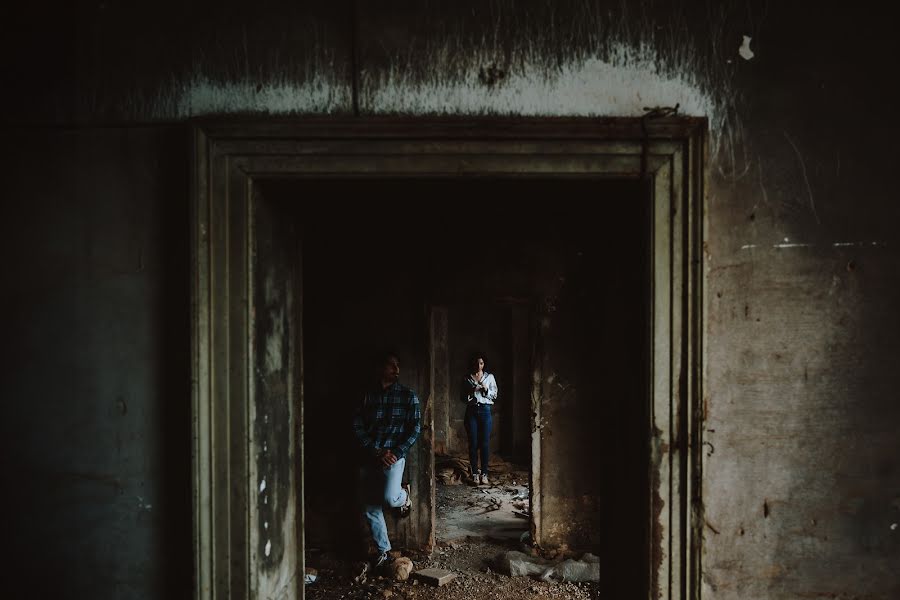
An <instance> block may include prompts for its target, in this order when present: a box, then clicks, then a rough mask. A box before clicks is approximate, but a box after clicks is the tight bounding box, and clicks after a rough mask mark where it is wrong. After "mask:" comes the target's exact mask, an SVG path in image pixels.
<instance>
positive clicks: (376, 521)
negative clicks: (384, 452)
mask: <svg viewBox="0 0 900 600" xmlns="http://www.w3.org/2000/svg"><path fill="white" fill-rule="evenodd" d="M405 466H406V458H400V459H398V460H397V462H395V463H394V464H392V465H391V466H390V467H387V468H381V467H380V466H379V465H373V466H371V467H368V466H366V467H362V468H361V469H360V479H361V482H362V494H363V496H362V498H363V509H364V510H365V513H366V521H368V522H369V529H370V530H371V531H372V539H373V540H374V541H375V546H376V547H377V548H378V552H379V553H384V552H387V551H388V550H390V549H391V541H390V540H389V539H388V531H387V524H386V523H385V522H384V510H383V507H384V506H390V507H392V508H399V507H401V506H403V505H404V504H406V496H407V493H406V490H404V489H403V487H402V483H403V468H404V467H405Z"/></svg>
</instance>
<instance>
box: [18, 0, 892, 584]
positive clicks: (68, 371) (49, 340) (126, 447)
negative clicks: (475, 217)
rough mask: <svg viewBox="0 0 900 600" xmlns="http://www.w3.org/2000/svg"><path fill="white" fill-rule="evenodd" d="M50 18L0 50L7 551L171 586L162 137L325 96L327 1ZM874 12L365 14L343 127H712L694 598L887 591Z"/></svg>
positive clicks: (318, 106) (175, 338)
mask: <svg viewBox="0 0 900 600" xmlns="http://www.w3.org/2000/svg"><path fill="white" fill-rule="evenodd" d="M47 8H48V7H47V6H46V5H40V6H34V7H33V8H31V7H27V6H26V5H21V6H16V7H14V8H12V9H10V11H11V12H10V14H9V15H8V18H6V19H5V22H4V25H5V28H4V29H6V32H5V33H6V35H4V36H3V44H4V48H3V56H4V57H6V58H5V61H4V62H6V63H7V69H6V71H5V81H6V82H8V85H7V88H6V89H7V93H6V94H4V98H3V103H4V110H3V112H2V115H3V117H2V118H3V120H4V123H5V124H6V125H8V126H10V125H12V126H15V128H16V129H15V131H13V132H12V133H9V134H8V135H7V136H5V137H4V142H3V146H4V156H5V158H6V160H5V161H4V164H5V165H6V166H7V173H8V178H10V179H11V181H10V183H8V184H7V189H8V190H9V192H8V193H7V195H6V198H7V204H13V205H14V208H13V209H10V213H9V217H11V218H7V219H5V222H6V224H7V227H8V228H9V229H10V230H11V235H9V236H6V237H5V239H4V242H5V243H6V244H7V245H8V247H7V252H6V253H5V256H6V257H7V260H8V264H10V275H9V278H8V280H7V285H6V286H5V288H6V289H5V291H4V295H3V304H4V307H5V308H6V310H4V314H5V315H6V316H7V317H8V319H9V321H10V326H9V327H8V329H7V344H5V346H6V347H5V348H4V354H5V355H6V357H7V359H6V361H5V364H6V373H7V377H5V378H4V383H3V387H4V398H6V399H8V402H7V405H8V406H10V407H11V408H10V412H9V413H8V415H7V418H5V419H4V429H5V430H7V431H6V433H7V435H5V436H4V441H5V443H6V444H8V448H7V451H6V452H5V453H4V455H5V456H6V457H7V464H9V463H10V462H12V463H13V466H12V467H11V470H10V472H11V473H12V474H13V476H12V478H11V481H12V482H13V485H12V486H8V488H10V487H11V488H12V489H14V490H15V491H16V493H15V494H6V496H7V498H6V499H5V501H6V502H7V503H8V506H7V513H6V514H9V515H14V518H13V538H12V539H13V540H14V543H15V547H16V548H17V549H18V550H19V552H18V554H17V558H16V559H15V560H14V564H13V565H12V567H13V568H14V572H18V573H21V574H23V577H22V579H21V581H22V582H28V584H27V585H28V589H29V591H31V592H39V591H41V590H42V588H43V589H44V590H47V589H49V588H57V589H58V590H61V591H62V592H63V595H65V596H81V597H83V596H86V595H91V596H94V597H117V598H131V597H134V598H150V597H162V596H167V595H178V593H179V592H180V590H183V589H187V586H188V581H189V577H190V574H189V572H188V570H187V565H188V564H189V556H190V554H189V550H188V548H189V540H190V536H189V531H190V525H189V523H190V513H189V506H190V503H189V498H190V496H189V481H190V479H189V461H188V458H187V457H188V455H189V447H190V446H189V443H190V440H189V435H190V434H189V427H188V423H189V401H188V399H189V374H188V372H187V364H188V360H187V356H188V350H187V349H188V340H187V339H186V332H187V331H188V326H187V315H188V305H187V302H186V300H183V299H186V298H187V296H188V285H187V272H188V271H187V260H188V255H187V241H186V239H187V236H186V231H187V227H186V223H187V218H188V216H187V210H186V208H187V181H188V178H187V161H188V156H189V155H188V147H187V143H186V139H185V135H184V130H183V126H182V125H179V124H180V123H182V121H183V119H184V118H185V117H188V116H191V115H198V114H231V113H246V112H252V113H256V114H273V113H274V114H281V113H327V112H345V113H346V112H349V111H350V110H351V102H350V94H349V90H350V85H349V81H350V78H349V77H348V76H347V75H348V72H349V69H348V66H349V58H350V54H351V53H350V48H351V46H350V44H349V43H348V40H349V34H348V33H347V31H348V22H349V13H348V11H347V6H345V5H343V4H339V3H311V4H308V5H298V4H297V3H287V2H273V3H271V4H269V5H266V7H264V8H262V7H260V6H259V5H257V4H252V3H243V4H237V3H235V4H234V5H230V4H226V5H222V4H221V3H216V4H213V3H207V4H203V3H197V4H194V5H192V6H190V7H184V6H182V5H181V4H173V5H172V6H165V5H160V4H159V3H153V4H145V5H142V6H139V7H136V8H135V7H125V6H124V5H116V4H110V3H102V4H94V5H69V4H66V5H65V6H62V5H61V6H60V7H57V9H56V10H48V9H47ZM884 10H886V9H879V8H874V7H868V6H863V5H860V4H846V5H843V6H841V5H837V4H835V5H833V6H832V5H825V6H821V5H817V6H815V7H814V8H811V7H809V6H808V5H805V4H801V3H796V6H793V5H792V3H771V2H764V1H762V0H760V1H756V0H754V1H740V2H739V1H733V0H727V1H725V2H719V3H712V2H710V3H706V2H699V1H697V2H689V3H684V4H669V3H667V4H665V6H663V5H662V3H657V2H654V1H652V0H643V1H642V2H638V3H634V2H629V3H622V4H619V3H618V2H608V3H606V2H597V3H596V4H592V3H585V2H554V3H538V2H533V3H530V2H529V3H521V2H520V3H517V8H516V10H512V9H511V3H509V2H498V1H495V2H489V3H483V2H477V3H476V2H472V3H466V2H457V3H453V4H452V5H449V4H444V3H433V2H429V3H415V4H413V3H408V2H404V3H397V4H396V5H394V4H392V5H391V9H390V10H389V9H385V8H384V7H383V6H376V5H375V4H367V5H365V6H363V7H362V8H361V11H362V12H363V13H364V14H362V15H361V19H360V23H361V26H360V35H361V43H360V51H361V56H362V59H361V65H360V66H361V67H362V68H363V69H364V70H365V73H364V75H363V77H362V78H361V82H360V83H361V84H362V90H361V91H362V93H361V95H360V106H361V109H362V112H363V113H365V114H371V113H374V112H378V113H384V112H398V111H399V112H408V113H414V114H415V113H439V114H441V113H454V114H458V113H482V112H488V113H491V112H493V113H503V114H616V115H640V114H641V113H642V109H643V107H645V106H654V105H674V104H675V103H680V105H681V109H682V111H683V112H687V113H689V114H694V115H706V116H709V117H710V120H711V121H710V123H711V133H712V135H711V141H712V151H713V154H712V156H711V163H710V173H711V188H710V196H709V213H708V222H709V233H708V256H707V258H708V260H707V264H706V267H707V273H708V284H707V299H706V301H707V307H708V312H707V320H708V327H707V344H706V351H707V385H706V389H705V391H706V417H707V433H706V434H705V438H706V439H707V440H708V441H709V442H711V444H712V447H710V448H709V453H710V456H708V458H707V459H706V463H705V465H704V490H705V492H704V495H705V515H706V520H707V523H708V526H707V528H706V531H705V550H704V556H703V561H704V562H703V573H704V577H703V586H704V594H705V595H706V596H707V597H711V598H721V599H737V598H788V597H804V598H894V597H896V596H897V595H898V594H900V581H898V579H900V576H898V570H897V568H896V565H897V563H898V556H900V527H897V526H895V524H896V523H898V522H900V489H898V487H897V481H898V468H900V465H898V459H897V457H898V456H900V439H898V435H897V427H896V423H897V419H898V408H897V404H896V403H895V402H893V401H892V399H893V398H894V397H895V390H896V389H897V388H898V384H900V373H898V371H897V369H896V365H897V363H898V360H900V344H898V342H897V337H896V335H894V332H896V331H897V330H898V329H900V327H898V326H900V323H898V320H900V318H898V316H897V315H898V313H897V311H896V308H895V307H896V306H897V305H898V300H900V285H898V284H897V283H896V277H897V273H898V272H900V251H898V248H900V245H898V237H897V235H896V226H897V223H898V222H900V219H898V217H900V208H898V204H897V203H896V202H895V201H894V198H895V196H896V193H895V190H894V186H895V177H894V176H893V173H894V171H895V165H894V162H895V158H896V150H895V143H894V140H893V135H894V134H895V132H896V130H897V125H896V123H895V121H894V119H892V116H891V114H890V108H891V106H892V104H891V101H892V99H893V98H894V97H895V96H896V83H895V78H893V77H891V76H890V73H892V71H893V70H894V68H893V56H894V55H895V48H894V42H893V40H894V33H893V30H892V21H891V20H890V19H889V18H887V17H886V15H885V14H883V12H882V11H884ZM437 15H439V16H440V18H436V16H437ZM410 31H415V32H417V35H416V37H415V40H412V39H411V38H410V35H409V33H408V32H410ZM745 36H746V37H745ZM747 38H749V39H747ZM162 123H169V124H170V125H163V124H162ZM171 124H174V126H171ZM110 125H112V126H114V127H113V128H109V129H108V128H106V127H107V126H110ZM148 125H151V126H148ZM9 399H13V400H14V401H9ZM10 459H13V460H12V461H11V460H10ZM35 595H40V594H39V593H36V594H35Z"/></svg>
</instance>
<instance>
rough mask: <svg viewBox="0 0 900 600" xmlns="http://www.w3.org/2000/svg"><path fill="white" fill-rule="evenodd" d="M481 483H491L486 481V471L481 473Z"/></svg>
mask: <svg viewBox="0 0 900 600" xmlns="http://www.w3.org/2000/svg"><path fill="white" fill-rule="evenodd" d="M481 485H491V482H490V481H488V476H487V473H482V474H481Z"/></svg>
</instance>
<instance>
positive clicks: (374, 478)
mask: <svg viewBox="0 0 900 600" xmlns="http://www.w3.org/2000/svg"><path fill="white" fill-rule="evenodd" d="M381 366H382V369H381V372H380V377H379V379H380V381H379V382H378V385H376V386H373V388H372V389H370V390H369V391H367V392H366V394H365V397H364V398H363V401H362V403H361V404H360V406H359V408H358V409H357V411H356V414H355V416H354V418H353V431H354V433H355V434H356V437H357V439H358V440H359V444H360V447H361V448H362V452H363V456H364V459H363V464H362V467H361V469H360V477H361V482H362V491H363V504H364V510H365V515H366V520H367V521H368V523H369V528H370V530H371V531H372V538H373V539H374V541H375V546H376V547H377V549H378V555H377V557H376V558H375V560H374V561H373V563H374V567H375V568H378V567H381V566H383V565H385V564H386V563H387V562H388V561H389V558H388V551H389V550H390V549H391V542H390V540H389V539H388V532H387V525H386V524H385V522H384V511H383V509H382V507H383V506H384V505H387V506H390V507H393V508H399V509H400V515H401V516H408V515H409V511H410V508H411V507H412V500H411V498H410V487H409V485H405V486H402V485H401V482H402V481H403V469H404V466H405V465H406V455H407V453H408V452H409V449H410V447H412V445H413V444H414V443H415V442H416V439H417V438H418V437H419V432H420V431H421V420H422V416H421V413H420V411H419V398H418V397H417V396H416V393H415V392H414V391H412V390H411V389H410V388H408V387H406V386H405V385H402V384H401V383H400V382H399V379H400V361H399V359H398V358H397V356H396V355H395V354H393V353H389V354H386V355H384V356H383V363H382V365H381Z"/></svg>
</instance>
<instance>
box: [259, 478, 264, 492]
mask: <svg viewBox="0 0 900 600" xmlns="http://www.w3.org/2000/svg"><path fill="white" fill-rule="evenodd" d="M264 491H266V480H265V479H263V480H262V481H261V482H260V483H259V493H260V494H262V493H263V492H264Z"/></svg>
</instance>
